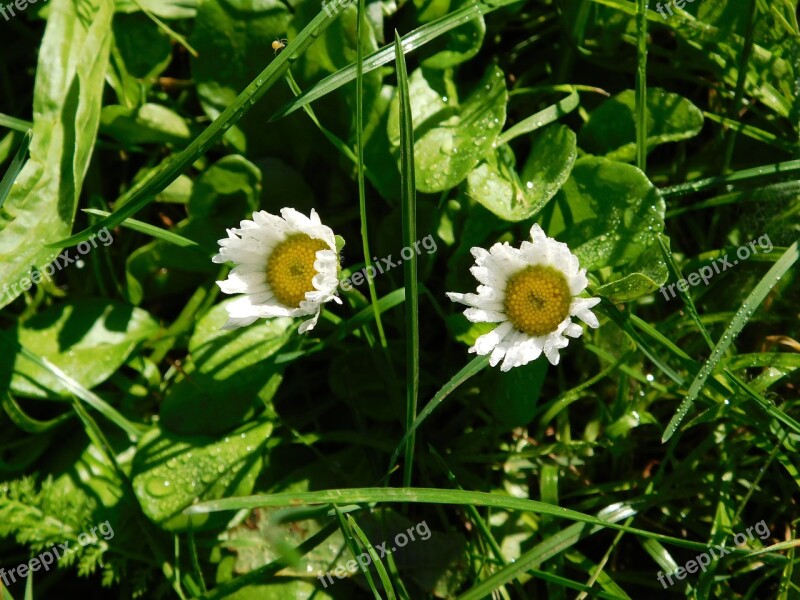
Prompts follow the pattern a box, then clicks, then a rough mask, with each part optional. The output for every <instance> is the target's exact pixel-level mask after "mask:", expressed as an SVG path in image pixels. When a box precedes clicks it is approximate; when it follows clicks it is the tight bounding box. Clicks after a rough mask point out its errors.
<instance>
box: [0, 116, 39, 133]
mask: <svg viewBox="0 0 800 600" xmlns="http://www.w3.org/2000/svg"><path fill="white" fill-rule="evenodd" d="M0 127H6V128H8V129H13V130H14V131H19V132H20V133H25V132H27V131H28V130H29V129H33V122H32V121H25V120H23V119H17V118H16V117H12V116H10V115H6V114H3V113H0Z"/></svg>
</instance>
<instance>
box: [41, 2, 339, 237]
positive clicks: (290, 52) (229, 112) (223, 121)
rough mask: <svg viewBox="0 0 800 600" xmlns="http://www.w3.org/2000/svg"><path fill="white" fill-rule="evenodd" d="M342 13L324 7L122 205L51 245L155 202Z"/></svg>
mask: <svg viewBox="0 0 800 600" xmlns="http://www.w3.org/2000/svg"><path fill="white" fill-rule="evenodd" d="M339 14H340V13H336V12H332V13H331V14H330V15H329V14H328V13H327V12H326V11H325V10H322V11H320V12H319V14H318V15H317V16H316V17H314V18H313V19H312V20H311V22H310V23H309V24H308V25H306V26H305V27H304V28H303V30H302V31H301V32H300V33H299V34H297V37H296V38H295V39H294V40H292V42H291V43H290V44H289V45H287V46H286V48H284V49H283V51H282V52H281V53H280V54H278V56H277V57H275V58H274V59H273V60H272V62H270V64H269V66H268V67H267V68H266V69H264V70H263V71H262V72H261V73H260V74H259V75H258V76H257V77H256V78H255V79H254V80H253V81H252V82H251V83H250V85H248V86H247V87H246V88H245V89H244V91H242V93H241V94H239V96H238V97H237V98H236V100H235V101H234V102H233V104H231V105H230V106H229V107H228V108H226V109H225V110H224V111H223V112H222V114H221V115H220V116H219V117H217V118H216V119H214V122H213V123H211V125H209V126H208V127H207V128H206V129H205V130H204V131H203V132H202V133H201V134H200V135H199V136H197V137H196V138H195V139H194V140H192V143H191V144H189V145H188V146H187V147H186V148H185V149H184V150H183V151H181V152H180V153H179V154H177V155H175V156H173V157H172V158H171V159H169V160H167V161H164V162H163V163H161V165H160V166H159V167H158V168H157V169H154V170H153V171H152V172H151V173H149V174H148V176H147V177H145V178H144V179H142V181H140V182H139V183H138V184H136V185H134V186H133V187H132V188H131V189H130V190H129V191H128V192H127V193H125V194H124V195H123V196H122V197H120V198H119V199H118V200H117V205H118V206H119V207H120V208H119V209H118V210H116V211H115V212H113V213H112V214H111V215H109V216H108V217H106V218H105V219H103V220H102V221H99V222H98V223H95V224H94V225H92V226H91V227H88V228H87V229H84V230H83V231H81V232H79V233H77V234H75V235H73V236H70V237H68V238H66V239H63V240H61V241H59V242H56V243H55V244H51V247H57V248H64V247H66V246H72V245H74V244H77V243H79V242H82V241H85V240H87V239H89V238H90V237H91V236H92V234H94V233H97V232H98V231H100V230H101V229H103V228H104V227H106V228H109V229H110V228H112V227H115V226H117V225H119V224H120V223H122V222H123V221H124V220H125V219H127V218H129V217H132V216H133V215H135V214H136V213H137V212H139V211H140V210H142V209H143V208H144V207H145V206H147V205H148V204H149V203H150V202H152V201H153V198H155V196H156V194H158V193H160V192H162V191H163V190H164V189H166V187H167V186H168V185H169V184H170V183H172V182H173V181H174V180H175V178H176V177H178V175H180V174H181V173H183V172H184V171H186V169H188V168H189V167H190V166H191V165H192V164H193V163H194V162H195V161H196V160H197V159H198V158H200V157H201V156H203V154H205V153H206V152H207V151H208V150H209V149H210V148H211V147H212V146H213V145H214V144H215V143H216V142H217V141H218V140H219V139H220V138H221V137H222V136H223V134H224V133H225V132H226V131H227V130H228V129H230V128H231V127H232V126H233V125H235V124H236V123H238V122H239V120H240V119H241V118H242V117H243V116H244V114H245V113H246V112H247V111H248V110H249V109H250V107H252V106H253V105H254V104H255V103H256V102H257V101H258V100H259V99H260V98H261V97H262V96H263V95H264V94H265V93H266V92H267V91H268V90H269V89H270V88H271V87H272V86H273V85H275V83H276V82H278V81H280V80H281V78H282V77H283V74H284V73H285V72H286V70H287V69H288V68H289V66H290V65H291V64H292V62H294V61H295V60H297V58H298V57H299V56H300V55H301V54H302V53H303V52H305V51H306V49H308V47H309V46H311V44H313V43H314V42H315V41H316V39H317V38H318V37H319V36H320V35H321V34H322V33H323V32H324V31H325V30H326V29H327V28H328V27H329V26H330V24H331V23H333V21H334V20H335V19H336V18H337V17H338V16H339Z"/></svg>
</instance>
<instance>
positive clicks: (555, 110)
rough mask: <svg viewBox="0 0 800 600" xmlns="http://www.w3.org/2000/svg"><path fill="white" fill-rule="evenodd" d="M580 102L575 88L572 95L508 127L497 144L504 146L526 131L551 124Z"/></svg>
mask: <svg viewBox="0 0 800 600" xmlns="http://www.w3.org/2000/svg"><path fill="white" fill-rule="evenodd" d="M579 104H580V96H579V95H578V92H577V91H576V90H574V89H573V90H572V92H571V93H570V95H569V96H567V97H566V98H563V99H561V100H559V101H558V102H556V103H555V104H553V105H551V106H548V107H547V108H545V109H544V110H540V111H539V112H537V113H535V114H533V115H531V116H530V117H528V118H526V119H523V120H522V121H520V122H519V123H517V124H515V125H514V126H512V127H509V128H508V129H506V130H505V131H504V132H503V133H502V135H500V137H498V138H497V144H496V145H497V146H502V145H503V144H507V143H508V142H510V141H511V140H513V139H514V138H516V137H519V136H521V135H525V134H526V133H531V132H532V131H536V130H537V129H540V128H542V127H544V126H545V125H549V124H550V123H553V122H555V121H557V120H558V119H560V118H561V117H563V116H564V115H566V114H569V113H571V112H572V111H573V110H575V109H576V108H578V105H579Z"/></svg>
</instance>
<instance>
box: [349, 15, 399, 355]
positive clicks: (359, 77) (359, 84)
mask: <svg viewBox="0 0 800 600" xmlns="http://www.w3.org/2000/svg"><path fill="white" fill-rule="evenodd" d="M365 11H366V3H365V0H358V15H357V18H356V66H357V69H356V154H357V158H358V162H357V163H356V167H357V179H358V213H359V217H360V220H361V249H362V251H363V252H364V268H365V269H366V270H367V273H369V270H370V269H372V272H373V273H374V272H375V267H373V266H372V252H370V249H369V227H368V225H367V190H366V185H365V181H364V178H365V174H364V40H363V39H362V38H363V32H364V19H365V17H366V15H365ZM367 287H368V288H369V301H370V304H371V305H372V316H373V318H374V319H375V327H376V329H377V330H378V338H379V339H380V342H381V348H382V349H383V354H384V357H385V358H386V362H387V366H388V368H389V370H391V368H392V367H391V358H390V356H389V351H388V343H387V342H386V333H385V332H384V330H383V322H382V321H381V313H380V311H379V310H378V293H377V292H376V291H375V281H374V280H373V278H372V277H367Z"/></svg>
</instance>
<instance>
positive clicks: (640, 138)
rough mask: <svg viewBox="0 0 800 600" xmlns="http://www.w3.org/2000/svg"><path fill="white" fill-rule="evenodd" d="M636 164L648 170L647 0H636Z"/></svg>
mask: <svg viewBox="0 0 800 600" xmlns="http://www.w3.org/2000/svg"><path fill="white" fill-rule="evenodd" d="M635 109H636V166H637V167H639V169H640V170H641V171H642V172H643V173H646V172H647V0H636V106H635Z"/></svg>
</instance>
